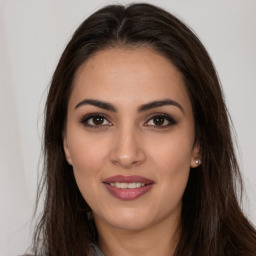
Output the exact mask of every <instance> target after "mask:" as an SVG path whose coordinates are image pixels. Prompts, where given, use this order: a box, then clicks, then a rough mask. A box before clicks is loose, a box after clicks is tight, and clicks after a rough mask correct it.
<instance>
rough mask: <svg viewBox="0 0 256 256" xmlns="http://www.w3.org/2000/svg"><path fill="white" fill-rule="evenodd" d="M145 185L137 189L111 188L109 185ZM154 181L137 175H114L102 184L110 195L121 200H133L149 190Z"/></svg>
mask: <svg viewBox="0 0 256 256" xmlns="http://www.w3.org/2000/svg"><path fill="white" fill-rule="evenodd" d="M115 182H120V183H145V186H142V187H138V188H133V189H129V188H123V189H121V188H117V187H114V186H111V185H110V183H115ZM154 183H155V182H154V181H153V180H150V179H147V178H145V177H142V176H138V175H131V176H123V175H116V176H112V177H109V178H107V179H104V180H103V184H104V185H105V186H106V188H107V190H108V191H109V192H110V194H111V195H112V196H114V197H116V198H118V199H121V200H134V199H137V198H138V197H141V196H142V195H144V194H146V193H147V192H149V191H150V190H151V188H152V187H153V185H154Z"/></svg>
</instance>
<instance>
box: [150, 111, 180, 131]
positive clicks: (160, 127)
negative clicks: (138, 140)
mask: <svg viewBox="0 0 256 256" xmlns="http://www.w3.org/2000/svg"><path fill="white" fill-rule="evenodd" d="M154 117H163V118H165V119H166V120H167V121H168V122H169V124H168V125H164V126H160V125H146V126H153V127H155V128H159V129H163V128H167V127H169V126H172V125H174V124H177V121H176V120H175V119H174V118H173V117H172V116H170V115H169V114H166V113H154V114H152V115H151V116H150V117H148V119H147V121H146V123H148V122H149V121H150V120H151V119H153V118H154Z"/></svg>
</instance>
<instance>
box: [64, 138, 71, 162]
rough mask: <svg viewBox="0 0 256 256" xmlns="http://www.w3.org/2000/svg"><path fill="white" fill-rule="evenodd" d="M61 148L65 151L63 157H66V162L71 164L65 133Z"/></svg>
mask: <svg viewBox="0 0 256 256" xmlns="http://www.w3.org/2000/svg"><path fill="white" fill-rule="evenodd" d="M63 149H64V153H65V157H66V160H67V162H68V163H69V164H70V165H72V159H71V157H70V153H69V147H68V142H67V137H66V135H63Z"/></svg>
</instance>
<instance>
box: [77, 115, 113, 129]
mask: <svg viewBox="0 0 256 256" xmlns="http://www.w3.org/2000/svg"><path fill="white" fill-rule="evenodd" d="M93 117H102V118H104V119H105V120H107V121H108V123H110V125H109V124H108V125H90V124H88V123H86V122H87V121H88V120H90V119H91V118H93ZM80 123H82V124H83V125H84V126H86V127H91V128H100V127H105V126H111V125H112V122H110V121H109V117H108V116H107V115H105V114H102V113H97V112H96V113H91V114H87V115H85V116H83V117H82V118H81V120H80Z"/></svg>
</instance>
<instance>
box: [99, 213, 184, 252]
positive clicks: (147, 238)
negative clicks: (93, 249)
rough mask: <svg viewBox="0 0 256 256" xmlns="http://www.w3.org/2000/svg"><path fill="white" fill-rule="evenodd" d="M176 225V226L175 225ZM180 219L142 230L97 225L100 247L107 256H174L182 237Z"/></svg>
mask: <svg viewBox="0 0 256 256" xmlns="http://www.w3.org/2000/svg"><path fill="white" fill-rule="evenodd" d="M174 223H175V224H174ZM179 223H180V221H179V218H178V219H177V221H175V222H171V223H169V225H168V223H166V222H164V223H157V224H155V225H154V226H150V227H148V228H145V229H142V230H124V229H120V228H115V227H113V226H109V227H108V228H102V226H101V225H97V223H96V225H97V230H98V234H99V241H98V245H99V247H100V249H101V250H102V252H103V253H104V255H105V256H120V255H122V256H141V255H147V256H153V255H154V256H155V255H158V256H167V255H168V256H172V255H174V251H175V248H176V246H177V244H178V240H179V235H180V228H179V227H180V225H179Z"/></svg>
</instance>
